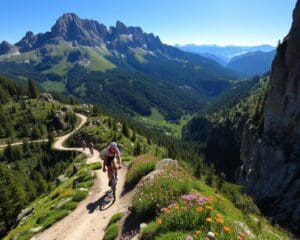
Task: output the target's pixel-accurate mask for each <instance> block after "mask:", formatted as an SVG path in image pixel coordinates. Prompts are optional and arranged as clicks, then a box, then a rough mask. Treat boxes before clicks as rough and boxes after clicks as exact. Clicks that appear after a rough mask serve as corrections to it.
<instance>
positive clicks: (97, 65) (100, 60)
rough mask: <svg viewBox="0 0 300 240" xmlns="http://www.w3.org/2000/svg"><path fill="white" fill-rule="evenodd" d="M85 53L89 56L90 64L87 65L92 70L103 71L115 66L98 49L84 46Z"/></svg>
mask: <svg viewBox="0 0 300 240" xmlns="http://www.w3.org/2000/svg"><path fill="white" fill-rule="evenodd" d="M86 51H87V53H88V54H89V57H90V64H89V65H87V67H88V68H89V69H90V70H93V71H101V72H105V71H106V70H110V69H114V68H116V66H115V65H114V64H113V63H111V62H110V61H109V60H107V59H106V58H105V57H104V56H103V55H102V54H100V53H99V52H98V51H97V52H96V51H94V49H92V48H86Z"/></svg>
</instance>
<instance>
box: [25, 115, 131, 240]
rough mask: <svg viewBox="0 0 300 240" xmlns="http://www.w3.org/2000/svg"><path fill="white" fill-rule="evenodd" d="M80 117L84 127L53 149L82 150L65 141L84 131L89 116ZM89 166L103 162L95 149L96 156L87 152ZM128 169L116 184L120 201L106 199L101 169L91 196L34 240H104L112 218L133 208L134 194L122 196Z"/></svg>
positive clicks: (58, 140) (104, 176) (104, 179)
mask: <svg viewBox="0 0 300 240" xmlns="http://www.w3.org/2000/svg"><path fill="white" fill-rule="evenodd" d="M77 116H78V117H80V118H81V120H82V122H81V124H80V125H79V126H78V127H77V128H76V129H75V130H74V131H73V132H71V133H69V134H67V135H64V136H62V137H59V138H57V139H56V140H57V141H56V142H55V143H54V145H53V147H54V148H56V149H58V150H65V151H80V152H83V150H82V148H66V147H64V146H63V142H64V141H65V140H66V139H67V138H68V137H69V136H70V135H72V134H73V133H74V132H75V131H77V130H78V129H79V128H81V127H82V126H83V125H84V124H85V123H86V121H87V117H86V116H84V115H80V114H77ZM84 153H85V154H87V156H88V159H87V162H88V163H93V162H98V161H100V154H99V152H98V151H96V150H94V155H93V156H90V155H89V151H88V149H86V151H85V152H84ZM126 171H127V168H126V167H125V166H123V168H122V169H121V170H119V174H118V175H119V179H120V180H119V181H118V184H117V199H116V201H115V202H112V201H111V200H112V199H111V198H110V197H108V196H107V191H108V190H109V187H108V185H107V184H108V180H107V175H106V173H104V172H103V171H102V170H98V171H96V176H97V178H96V179H95V184H94V186H93V187H92V188H91V189H90V192H89V195H88V197H87V198H86V199H85V200H83V201H82V202H80V203H79V205H78V206H77V208H76V209H75V210H74V211H73V212H72V213H70V214H69V215H68V216H66V217H65V218H64V219H62V220H60V221H59V222H57V223H55V224H54V225H53V226H51V227H50V228H49V229H46V230H45V231H44V232H41V233H38V234H37V235H35V236H34V237H32V238H31V240H85V239H88V240H96V239H99V240H101V239H102V238H103V236H104V229H105V227H106V226H107V224H108V222H109V219H110V217H111V216H112V215H113V214H114V213H116V212H126V210H127V209H128V207H129V205H130V199H131V195H132V194H131V193H128V194H126V195H124V196H121V192H122V189H123V185H124V180H125V175H126Z"/></svg>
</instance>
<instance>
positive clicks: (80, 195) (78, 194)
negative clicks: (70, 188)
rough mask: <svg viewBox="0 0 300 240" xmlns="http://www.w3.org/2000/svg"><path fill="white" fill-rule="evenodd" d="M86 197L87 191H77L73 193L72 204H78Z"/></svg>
mask: <svg viewBox="0 0 300 240" xmlns="http://www.w3.org/2000/svg"><path fill="white" fill-rule="evenodd" d="M87 195H88V192H87V191H77V192H76V193H75V195H74V196H73V198H72V201H74V202H80V201H82V200H83V199H85V198H86V196H87Z"/></svg>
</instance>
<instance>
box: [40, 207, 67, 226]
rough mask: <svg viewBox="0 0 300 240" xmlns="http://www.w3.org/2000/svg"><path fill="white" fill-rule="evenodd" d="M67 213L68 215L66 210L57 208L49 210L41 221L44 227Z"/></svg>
mask: <svg viewBox="0 0 300 240" xmlns="http://www.w3.org/2000/svg"><path fill="white" fill-rule="evenodd" d="M67 215H68V211H67V210H58V209H57V210H54V211H52V212H50V213H49V215H48V216H47V218H46V219H45V221H44V223H43V226H44V228H48V227H50V226H51V225H53V224H54V223H56V222H57V221H59V220H60V219H62V218H64V217H65V216H67Z"/></svg>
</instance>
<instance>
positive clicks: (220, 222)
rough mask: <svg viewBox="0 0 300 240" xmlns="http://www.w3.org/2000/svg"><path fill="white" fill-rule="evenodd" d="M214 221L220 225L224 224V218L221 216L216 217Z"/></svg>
mask: <svg viewBox="0 0 300 240" xmlns="http://www.w3.org/2000/svg"><path fill="white" fill-rule="evenodd" d="M216 222H217V223H218V224H220V225H223V224H224V219H223V218H216Z"/></svg>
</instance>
